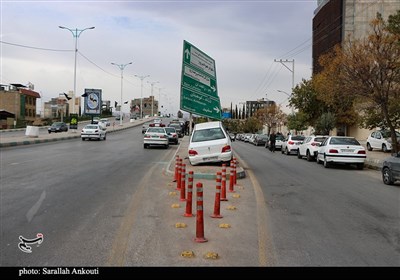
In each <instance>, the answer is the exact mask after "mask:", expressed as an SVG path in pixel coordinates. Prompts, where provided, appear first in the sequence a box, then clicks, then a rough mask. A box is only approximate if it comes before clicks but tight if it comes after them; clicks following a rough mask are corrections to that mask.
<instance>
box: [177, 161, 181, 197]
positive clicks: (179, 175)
mask: <svg viewBox="0 0 400 280" xmlns="http://www.w3.org/2000/svg"><path fill="white" fill-rule="evenodd" d="M181 166H182V159H181V158H179V159H178V177H177V179H176V190H178V191H180V190H181V172H182V167H181Z"/></svg>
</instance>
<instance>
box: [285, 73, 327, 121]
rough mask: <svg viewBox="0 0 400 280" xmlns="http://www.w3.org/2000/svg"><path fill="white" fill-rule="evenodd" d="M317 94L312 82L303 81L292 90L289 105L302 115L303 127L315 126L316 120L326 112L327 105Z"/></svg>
mask: <svg viewBox="0 0 400 280" xmlns="http://www.w3.org/2000/svg"><path fill="white" fill-rule="evenodd" d="M320 95H321V94H318V92H317V91H316V90H315V88H314V85H313V80H312V79H310V80H305V79H303V80H302V82H301V83H300V84H299V85H296V87H295V88H294V89H293V93H292V96H291V98H290V100H289V105H290V106H293V107H294V108H296V109H298V111H299V112H301V113H303V115H304V119H303V120H304V125H306V126H313V127H314V126H315V125H316V123H317V120H318V118H319V117H320V116H321V115H322V114H323V112H326V111H327V107H328V106H327V105H326V104H325V102H324V101H323V98H321V96H320Z"/></svg>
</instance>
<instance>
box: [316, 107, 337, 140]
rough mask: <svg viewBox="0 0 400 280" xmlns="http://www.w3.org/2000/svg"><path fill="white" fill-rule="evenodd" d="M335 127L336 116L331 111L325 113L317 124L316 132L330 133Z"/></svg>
mask: <svg viewBox="0 0 400 280" xmlns="http://www.w3.org/2000/svg"><path fill="white" fill-rule="evenodd" d="M334 128H335V116H334V115H333V114H332V113H331V112H327V113H323V114H322V116H321V117H320V118H319V119H318V121H317V122H316V125H315V134H322V135H329V133H330V131H331V130H333V129H334Z"/></svg>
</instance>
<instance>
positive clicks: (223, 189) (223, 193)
mask: <svg viewBox="0 0 400 280" xmlns="http://www.w3.org/2000/svg"><path fill="white" fill-rule="evenodd" d="M221 201H228V199H227V198H226V164H222V177H221Z"/></svg>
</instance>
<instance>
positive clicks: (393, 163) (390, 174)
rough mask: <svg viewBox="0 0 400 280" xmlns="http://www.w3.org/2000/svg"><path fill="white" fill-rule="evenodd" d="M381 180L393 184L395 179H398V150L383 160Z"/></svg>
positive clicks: (399, 153)
mask: <svg viewBox="0 0 400 280" xmlns="http://www.w3.org/2000/svg"><path fill="white" fill-rule="evenodd" d="M382 180H383V183H384V184H386V185H393V184H394V182H395V181H400V152H397V154H394V153H393V154H392V155H391V156H390V157H387V158H385V159H384V160H383V164H382Z"/></svg>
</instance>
